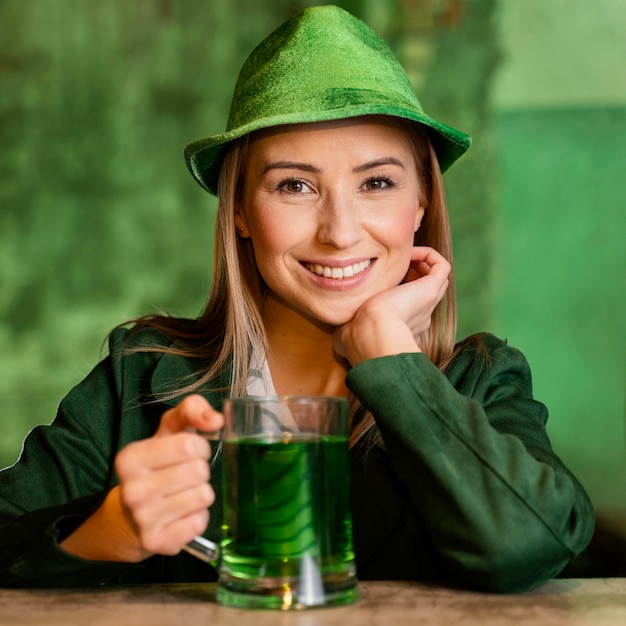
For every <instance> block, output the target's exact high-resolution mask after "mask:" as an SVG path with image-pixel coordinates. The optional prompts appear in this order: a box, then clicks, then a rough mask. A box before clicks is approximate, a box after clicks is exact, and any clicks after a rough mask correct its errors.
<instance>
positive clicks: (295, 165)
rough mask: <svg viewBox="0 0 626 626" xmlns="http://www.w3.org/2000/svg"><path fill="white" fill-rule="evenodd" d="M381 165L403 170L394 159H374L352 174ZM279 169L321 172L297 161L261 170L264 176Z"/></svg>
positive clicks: (276, 164) (400, 162)
mask: <svg viewBox="0 0 626 626" xmlns="http://www.w3.org/2000/svg"><path fill="white" fill-rule="evenodd" d="M382 165H397V166H398V167H401V168H402V169H404V163H402V161H400V160H399V159H396V158H395V157H383V158H381V159H375V160H374V161H368V162H367V163H363V164H361V165H358V166H357V167H355V168H354V170H353V171H354V172H356V173H360V172H366V171H368V170H372V169H375V168H377V167H381V166H382ZM281 169H294V170H300V171H302V172H311V173H312V174H320V173H321V170H320V169H319V168H317V167H315V166H314V165H311V164H310V163H300V162H298V161H274V162H272V163H268V164H267V165H266V166H265V167H264V168H263V174H266V173H267V172H269V171H270V170H281Z"/></svg>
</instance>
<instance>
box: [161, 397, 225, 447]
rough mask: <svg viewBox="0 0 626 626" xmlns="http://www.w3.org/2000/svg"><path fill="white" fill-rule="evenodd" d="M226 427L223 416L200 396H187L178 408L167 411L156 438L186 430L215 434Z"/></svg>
mask: <svg viewBox="0 0 626 626" xmlns="http://www.w3.org/2000/svg"><path fill="white" fill-rule="evenodd" d="M223 425H224V419H223V417H222V414H221V413H219V412H218V411H216V410H215V409H214V408H213V407H212V406H211V405H210V404H209V402H208V401H207V400H206V399H205V398H203V397H202V396H200V395H197V394H194V395H191V396H187V397H186V398H185V399H184V400H182V401H181V402H180V404H178V405H177V406H175V407H174V408H172V409H170V410H169V411H166V412H165V413H164V414H163V417H162V418H161V423H160V425H159V428H158V430H157V432H156V436H159V437H161V436H164V435H171V434H173V433H178V432H181V431H185V430H200V431H205V432H213V431H216V430H220V429H221V428H222V426H223Z"/></svg>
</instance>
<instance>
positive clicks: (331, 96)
mask: <svg viewBox="0 0 626 626" xmlns="http://www.w3.org/2000/svg"><path fill="white" fill-rule="evenodd" d="M362 115H390V116H394V117H400V118H404V119H407V120H413V121H415V122H419V123H420V124H424V125H425V126H426V127H427V128H428V129H429V133H430V137H431V141H432V143H433V147H434V149H435V152H436V153H437V158H438V160H439V164H440V167H441V169H442V171H444V170H446V169H447V168H448V167H450V165H452V163H454V161H456V159H458V158H459V157H460V156H461V155H462V154H463V153H464V152H465V151H466V150H467V149H468V148H469V146H470V142H471V140H470V137H469V136H468V135H466V134H465V133H462V132H460V131H458V130H455V129H454V128H451V127H450V126H447V125H446V124H442V123H441V122H438V121H436V120H434V119H432V118H431V117H429V116H428V115H426V113H424V110H423V109H422V106H421V104H420V102H419V100H418V98H417V96H416V95H415V92H414V90H413V87H412V86H411V83H410V82H409V79H408V77H407V75H406V73H405V71H404V69H403V68H402V66H401V65H400V63H399V62H398V61H397V59H396V58H395V56H394V55H393V53H392V52H391V50H390V49H389V47H388V46H387V44H385V42H384V41H383V40H382V39H381V38H380V37H378V35H376V33H374V31H373V30H372V29H371V28H369V27H368V26H367V25H366V24H364V23H363V22H362V21H361V20H359V19H357V18H355V17H354V16H353V15H351V14H350V13H348V12H346V11H345V10H343V9H341V8H339V7H336V6H316V7H310V8H308V9H305V10H304V11H303V12H302V13H299V14H298V15H296V16H295V17H293V18H291V19H290V20H289V21H287V22H285V23H284V24H283V25H282V26H280V27H279V28H277V29H276V30H275V31H274V32H273V33H271V34H270V35H269V36H268V37H267V38H266V39H264V40H263V41H262V42H261V43H260V44H259V45H258V46H257V47H256V48H255V49H254V51H253V52H252V53H251V54H250V56H249V57H248V58H247V60H246V62H245V63H244V65H243V67H242V69H241V72H240V74H239V78H238V80H237V84H236V86H235V91H234V94H233V99H232V103H231V109H230V115H229V118H228V125H227V129H226V132H225V133H222V134H220V135H214V136H212V137H207V138H205V139H199V140H198V141H194V142H192V143H190V144H189V145H187V146H186V148H185V160H186V161H187V166H188V167H189V170H190V171H191V173H192V175H193V176H194V178H195V179H196V180H197V181H198V182H199V183H200V184H201V185H202V186H203V187H204V188H205V189H207V190H208V191H210V192H211V193H213V194H215V193H217V184H218V180H219V175H220V169H221V166H222V160H223V157H224V153H225V150H226V148H227V147H228V144H229V143H230V142H232V141H233V140H235V139H238V138H240V137H243V136H244V135H247V134H248V133H250V132H253V131H255V130H259V129H262V128H270V127H274V126H281V125H284V124H299V123H304V122H322V121H328V120H337V119H345V118H349V117H359V116H362Z"/></svg>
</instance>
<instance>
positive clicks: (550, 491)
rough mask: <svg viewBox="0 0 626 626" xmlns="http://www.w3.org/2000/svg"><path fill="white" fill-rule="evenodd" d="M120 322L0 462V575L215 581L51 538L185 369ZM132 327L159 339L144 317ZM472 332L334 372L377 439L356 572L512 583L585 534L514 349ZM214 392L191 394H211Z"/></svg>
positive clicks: (365, 477)
mask: <svg viewBox="0 0 626 626" xmlns="http://www.w3.org/2000/svg"><path fill="white" fill-rule="evenodd" d="M126 337H127V331H126V330H117V331H115V332H114V333H113V334H112V337H111V340H110V353H109V356H108V357H107V358H106V359H105V360H104V361H102V362H101V363H100V364H99V365H98V366H97V367H96V368H95V369H94V370H93V371H92V372H91V373H90V374H89V376H87V378H86V379H85V380H83V381H82V382H81V383H80V384H79V385H77V386H76V387H75V388H74V389H73V390H72V391H71V392H70V393H69V394H68V396H67V397H66V398H65V399H64V400H63V402H62V403H61V405H60V407H59V411H58V415H57V417H56V419H55V421H54V422H53V423H52V424H51V425H49V426H40V427H38V428H35V429H34V430H33V431H32V432H31V433H30V434H29V435H28V437H27V438H26V441H25V444H24V449H23V452H22V454H21V456H20V458H19V460H18V462H17V463H16V464H15V465H13V466H12V467H10V468H7V469H6V470H4V471H3V472H1V473H0V555H1V556H0V559H1V560H0V585H2V586H9V585H15V586H29V587H65V586H85V585H95V584H106V583H118V582H119V583H147V582H177V581H181V582H182V581H210V580H215V578H216V573H215V570H214V569H213V568H212V567H211V566H209V565H206V564H205V563H202V562H201V561H199V560H197V559H194V558H193V557H191V556H190V555H188V554H187V553H185V552H181V553H180V554H179V555H177V556H174V557H161V556H155V557H152V558H150V559H148V560H146V561H144V562H143V563H140V564H117V563H98V562H90V561H84V560H82V559H79V558H76V557H74V556H71V555H69V554H66V553H65V552H64V551H63V550H61V549H60V548H59V545H58V542H59V540H60V538H62V537H64V536H66V535H67V534H68V533H70V532H71V531H72V529H73V528H75V527H76V526H77V525H78V524H80V523H81V521H82V520H84V519H85V518H86V517H87V516H88V515H89V514H90V513H91V512H92V511H94V510H95V509H96V508H97V507H98V506H99V505H100V503H101V502H102V500H103V499H104V497H105V494H106V493H107V492H108V490H109V489H110V488H111V487H112V486H114V485H115V484H116V483H117V477H116V475H115V472H114V469H113V460H114V458H115V456H116V454H117V452H118V451H119V450H120V449H121V448H122V447H123V446H125V445H126V444H128V443H129V442H131V441H135V440H138V439H142V438H146V437H150V436H151V435H152V434H153V433H154V432H155V430H156V428H157V426H158V424H159V419H160V416H161V414H162V413H163V411H164V410H165V408H166V405H164V404H162V403H155V402H153V400H154V398H155V396H156V395H157V394H158V392H159V391H162V390H163V389H164V388H166V387H167V386H169V385H171V384H172V383H173V382H174V381H176V380H178V379H180V377H183V376H186V375H189V374H192V375H193V374H194V369H196V370H197V368H198V362H197V361H196V362H191V361H189V360H185V359H183V358H181V357H176V356H172V355H163V354H162V353H155V352H149V353H145V352H139V353H133V354H130V355H128V354H126V355H122V354H121V352H122V350H121V348H122V346H123V344H124V342H125V338H126ZM137 337H139V339H134V341H142V343H150V342H153V343H154V342H157V343H158V342H161V343H163V341H164V339H163V337H162V336H160V335H157V334H156V333H155V331H151V330H149V331H142V332H141V333H140V334H139V335H137ZM481 339H482V341H483V342H484V346H483V348H484V347H486V351H485V350H484V349H481V347H480V346H479V345H478V343H477V342H473V341H470V342H467V343H466V344H464V346H463V347H462V349H461V350H460V352H459V354H458V355H457V356H456V358H455V359H454V360H453V361H452V362H451V364H450V365H449V366H448V368H447V369H446V371H445V372H444V373H441V372H440V371H439V370H438V369H437V368H436V367H435V366H434V365H433V364H432V363H431V362H430V361H429V360H428V358H427V357H426V356H424V355H423V354H400V355H397V356H390V357H382V358H378V359H372V360H370V361H365V362H363V363H361V364H359V365H358V366H356V367H354V368H352V369H351V370H350V372H349V374H348V377H347V384H348V386H349V388H350V389H351V391H352V392H353V393H354V394H355V395H356V396H357V397H358V398H359V399H360V401H361V402H362V403H363V404H364V405H365V406H366V407H367V408H368V409H369V410H371V412H372V414H373V415H374V417H375V420H376V425H377V428H378V429H379V430H380V434H381V435H382V440H383V442H384V443H378V444H373V441H374V440H373V438H371V437H366V438H364V440H362V441H361V442H360V443H359V444H357V445H356V446H355V447H354V448H353V449H352V459H351V500H352V515H353V532H354V547H355V553H356V560H357V571H358V576H359V578H360V579H362V580H365V579H386V580H391V579H404V580H407V579H408V580H432V581H439V582H444V583H448V584H452V585H461V586H463V587H469V588H474V589H484V590H492V591H518V590H523V589H528V588H530V587H533V586H535V585H537V584H539V583H541V582H543V581H544V580H546V579H548V578H550V577H553V576H555V575H556V574H558V573H559V572H560V571H561V569H562V568H563V567H564V566H565V565H566V564H567V562H568V561H569V560H570V559H571V558H572V557H573V556H575V555H576V554H578V553H579V552H580V551H582V550H583V549H584V548H585V546H586V545H587V543H588V542H589V540H590V538H591V535H592V532H593V526H594V514H593V510H592V506H591V503H590V501H589V498H588V497H587V495H586V493H585V491H584V490H583V488H582V487H581V485H580V484H579V483H578V481H577V480H576V479H575V478H574V477H573V476H572V474H571V473H570V472H569V471H568V470H567V469H566V468H565V467H564V465H563V463H562V462H561V460H560V459H559V458H558V457H557V456H556V455H555V454H554V452H553V451H552V449H551V446H550V442H549V440H548V436H547V434H546V430H545V422H546V419H547V411H546V409H545V407H544V406H543V405H542V404H541V403H539V402H537V401H535V400H534V399H533V398H532V391H531V380H530V372H529V369H528V365H527V363H526V360H525V359H524V357H523V355H522V354H521V353H520V352H519V351H517V350H515V349H513V348H511V347H509V346H507V345H506V344H505V343H504V342H502V341H500V340H498V339H496V338H495V337H493V336H491V335H482V336H481ZM205 365H206V364H205ZM227 377H228V373H227V372H226V373H225V374H224V378H225V380H224V381H223V382H227V380H226V379H227ZM225 395H226V392H224V393H223V394H220V393H207V394H206V397H207V398H208V400H209V401H210V402H211V404H212V405H213V406H214V407H216V408H217V409H220V408H221V406H222V402H223V399H224V397H225ZM372 434H375V433H372ZM219 458H220V457H218V461H217V462H216V463H215V466H214V467H213V469H212V483H213V486H214V488H215V490H216V493H217V500H216V503H215V505H214V506H213V507H212V508H211V522H210V524H209V527H208V529H207V531H206V536H208V537H210V538H213V539H217V538H218V536H219V524H220V518H221V507H220V504H221V502H220V501H221V498H220V484H221V477H220V475H221V465H220V463H219Z"/></svg>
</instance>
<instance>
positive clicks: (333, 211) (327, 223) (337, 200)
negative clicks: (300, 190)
mask: <svg viewBox="0 0 626 626" xmlns="http://www.w3.org/2000/svg"><path fill="white" fill-rule="evenodd" d="M362 233H363V227H362V224H361V221H360V218H359V214H358V210H357V203H356V201H355V200H354V199H353V198H351V197H350V194H349V193H334V194H332V195H329V196H328V197H327V198H325V200H324V202H323V203H322V206H321V208H320V212H319V218H318V229H317V239H318V241H319V242H320V243H322V244H325V245H329V246H332V247H333V248H337V249H338V250H345V249H348V248H350V247H351V246H353V245H354V244H355V243H357V242H358V241H359V240H360V238H361V236H362Z"/></svg>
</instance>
